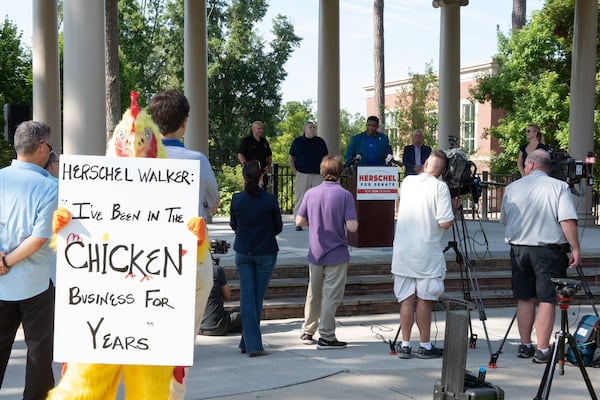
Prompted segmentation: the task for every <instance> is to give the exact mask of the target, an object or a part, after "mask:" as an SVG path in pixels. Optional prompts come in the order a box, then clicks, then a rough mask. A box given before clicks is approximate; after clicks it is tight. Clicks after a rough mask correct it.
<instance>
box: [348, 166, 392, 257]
mask: <svg viewBox="0 0 600 400" xmlns="http://www.w3.org/2000/svg"><path fill="white" fill-rule="evenodd" d="M348 190H349V191H350V192H351V193H352V196H354V204H355V206H356V216H357V218H358V230H357V231H356V232H348V243H349V244H350V246H354V247H391V246H392V243H393V241H394V212H395V202H396V198H397V197H398V168H397V167H358V168H357V170H356V173H355V174H353V175H351V176H350V177H349V185H348Z"/></svg>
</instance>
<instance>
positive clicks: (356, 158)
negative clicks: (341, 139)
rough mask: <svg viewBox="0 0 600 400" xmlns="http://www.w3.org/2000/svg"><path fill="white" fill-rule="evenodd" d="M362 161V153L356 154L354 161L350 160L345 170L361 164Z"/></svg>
mask: <svg viewBox="0 0 600 400" xmlns="http://www.w3.org/2000/svg"><path fill="white" fill-rule="evenodd" d="M361 159H362V155H361V154H360V153H358V154H356V155H355V156H354V157H352V159H350V160H348V162H347V163H346V164H344V169H346V168H348V167H353V166H355V165H356V164H358V163H359V162H360V160H361Z"/></svg>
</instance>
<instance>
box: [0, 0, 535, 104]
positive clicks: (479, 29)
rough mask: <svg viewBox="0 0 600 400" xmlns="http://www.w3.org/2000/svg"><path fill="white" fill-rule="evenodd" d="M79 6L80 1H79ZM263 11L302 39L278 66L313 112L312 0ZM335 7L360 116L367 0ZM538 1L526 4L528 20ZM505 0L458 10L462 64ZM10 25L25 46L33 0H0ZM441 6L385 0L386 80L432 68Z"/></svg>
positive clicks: (490, 47) (505, 17)
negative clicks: (284, 22)
mask: <svg viewBox="0 0 600 400" xmlns="http://www.w3.org/2000/svg"><path fill="white" fill-rule="evenodd" d="M82 1H83V0H82ZM269 3H270V6H269V11H268V13H267V15H266V17H265V19H264V20H263V21H262V22H261V23H260V24H259V25H258V27H257V29H258V30H259V33H260V34H262V35H263V37H264V39H265V40H267V41H268V40H270V38H272V34H271V33H270V28H271V20H272V19H273V17H274V16H275V15H277V14H282V15H285V16H287V17H289V19H290V20H291V22H292V24H293V26H294V30H295V33H296V35H297V36H300V37H301V38H302V39H303V40H302V41H301V43H300V47H298V48H296V49H295V51H294V53H293V54H292V56H291V57H290V59H289V60H288V62H287V63H286V64H285V69H286V71H287V74H288V76H287V78H286V80H285V82H283V84H282V87H281V89H282V97H283V101H284V102H287V101H305V100H311V101H313V110H314V111H315V112H316V109H317V106H316V100H317V67H318V63H317V56H318V26H319V0H270V2H269ZM339 4H340V106H341V108H343V109H346V110H347V111H349V112H350V113H352V114H354V113H360V114H362V115H364V114H365V113H366V91H365V89H364V88H365V87H366V86H369V85H372V84H373V80H374V79H373V1H372V0H339ZM543 4H544V0H527V15H528V20H529V19H530V17H531V13H532V12H533V11H535V10H539V9H540V8H542V6H543ZM511 12H512V0H470V1H469V5H468V6H466V7H461V55H460V58H461V65H469V64H474V63H478V62H481V61H485V60H489V59H490V58H491V57H492V56H494V55H495V54H496V52H497V50H498V47H497V34H496V32H497V29H499V30H500V31H501V32H504V33H506V32H509V31H510V28H511ZM5 16H8V18H9V19H10V20H11V21H12V22H14V23H15V24H16V25H17V26H18V27H19V29H20V30H22V32H23V39H24V40H25V41H26V42H27V43H28V44H30V43H31V35H32V0H19V1H11V0H0V17H1V18H2V20H4V17H5ZM439 25H440V9H436V8H433V7H432V2H431V0H385V2H384V46H385V47H384V54H385V80H386V81H395V80H399V79H404V78H407V77H408V74H409V73H411V72H412V73H419V72H423V71H424V70H425V65H426V64H427V63H431V64H432V65H433V68H434V70H435V71H437V70H438V65H439Z"/></svg>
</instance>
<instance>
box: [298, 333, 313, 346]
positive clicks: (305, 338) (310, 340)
mask: <svg viewBox="0 0 600 400" xmlns="http://www.w3.org/2000/svg"><path fill="white" fill-rule="evenodd" d="M312 336H313V335H311V334H308V333H303V334H302V335H301V336H300V340H302V343H304V344H313V337H312Z"/></svg>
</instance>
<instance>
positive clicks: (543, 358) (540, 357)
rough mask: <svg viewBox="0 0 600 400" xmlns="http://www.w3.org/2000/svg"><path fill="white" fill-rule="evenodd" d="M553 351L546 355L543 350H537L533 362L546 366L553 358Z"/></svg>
mask: <svg viewBox="0 0 600 400" xmlns="http://www.w3.org/2000/svg"><path fill="white" fill-rule="evenodd" d="M551 350H552V349H550V350H548V351H547V352H545V353H543V352H542V351H541V350H536V351H535V354H534V355H533V360H531V361H533V362H534V363H536V364H546V363H547V362H548V360H549V359H550V357H551V356H552V351H551Z"/></svg>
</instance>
